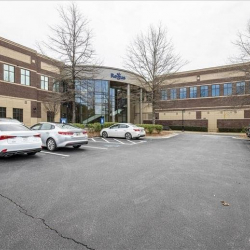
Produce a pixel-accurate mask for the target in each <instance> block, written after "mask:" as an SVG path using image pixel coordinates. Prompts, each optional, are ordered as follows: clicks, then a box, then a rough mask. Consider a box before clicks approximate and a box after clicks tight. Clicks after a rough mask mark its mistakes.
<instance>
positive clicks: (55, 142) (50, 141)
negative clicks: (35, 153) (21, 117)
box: [31, 122, 88, 151]
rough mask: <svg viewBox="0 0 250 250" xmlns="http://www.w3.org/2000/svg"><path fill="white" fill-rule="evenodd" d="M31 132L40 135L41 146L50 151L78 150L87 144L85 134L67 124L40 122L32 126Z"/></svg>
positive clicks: (83, 131) (86, 135)
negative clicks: (61, 149)
mask: <svg viewBox="0 0 250 250" xmlns="http://www.w3.org/2000/svg"><path fill="white" fill-rule="evenodd" d="M31 130H35V131H38V132H39V134H41V138H42V146H43V147H47V149H48V150H50V151H54V150H56V149H57V148H59V147H67V146H73V148H80V147H81V145H83V144H88V134H87V132H86V131H85V130H83V129H80V128H77V127H74V126H72V125H71V124H67V123H53V122H41V123H38V124H35V125H34V126H32V127H31Z"/></svg>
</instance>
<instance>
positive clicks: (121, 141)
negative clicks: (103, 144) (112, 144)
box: [114, 139, 125, 144]
mask: <svg viewBox="0 0 250 250" xmlns="http://www.w3.org/2000/svg"><path fill="white" fill-rule="evenodd" d="M114 140H115V141H118V142H120V143H121V144H125V143H123V142H122V141H119V140H116V139H114Z"/></svg>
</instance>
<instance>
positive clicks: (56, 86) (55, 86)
mask: <svg viewBox="0 0 250 250" xmlns="http://www.w3.org/2000/svg"><path fill="white" fill-rule="evenodd" d="M53 92H60V83H59V82H55V83H54V84H53Z"/></svg>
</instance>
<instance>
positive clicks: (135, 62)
mask: <svg viewBox="0 0 250 250" xmlns="http://www.w3.org/2000/svg"><path fill="white" fill-rule="evenodd" d="M184 64H186V62H183V61H182V60H181V58H180V56H179V55H178V54H175V52H174V46H173V43H172V40H171V39H170V38H169V37H168V34H167V30H166V28H164V27H162V25H161V24H160V25H159V26H158V27H156V28H155V27H153V26H150V27H149V30H148V32H147V33H146V34H140V35H138V36H137V37H136V38H135V40H134V41H133V42H132V43H131V44H130V45H129V46H128V49H127V56H126V58H125V67H126V68H127V69H128V70H130V71H132V72H134V73H136V74H137V75H138V77H137V80H138V81H139V82H140V83H141V85H142V86H143V87H145V88H146V90H147V92H148V93H147V94H148V99H149V102H150V103H151V105H152V123H153V124H155V115H156V109H157V108H158V105H159V100H160V90H161V88H162V86H163V83H164V81H166V80H167V79H168V78H169V76H170V75H171V74H172V73H175V72H177V71H178V70H179V69H180V68H181V67H182V66H183V65H184Z"/></svg>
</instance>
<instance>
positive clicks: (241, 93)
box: [236, 82, 246, 95]
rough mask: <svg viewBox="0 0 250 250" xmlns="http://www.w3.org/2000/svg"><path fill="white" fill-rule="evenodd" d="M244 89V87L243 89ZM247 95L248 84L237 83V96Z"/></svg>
mask: <svg viewBox="0 0 250 250" xmlns="http://www.w3.org/2000/svg"><path fill="white" fill-rule="evenodd" d="M242 87H244V88H243V89H242ZM245 93H246V83H245V82H237V83H236V95H244V94H245Z"/></svg>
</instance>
